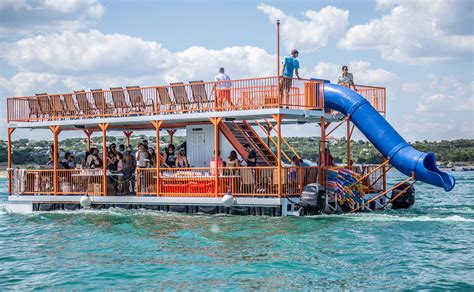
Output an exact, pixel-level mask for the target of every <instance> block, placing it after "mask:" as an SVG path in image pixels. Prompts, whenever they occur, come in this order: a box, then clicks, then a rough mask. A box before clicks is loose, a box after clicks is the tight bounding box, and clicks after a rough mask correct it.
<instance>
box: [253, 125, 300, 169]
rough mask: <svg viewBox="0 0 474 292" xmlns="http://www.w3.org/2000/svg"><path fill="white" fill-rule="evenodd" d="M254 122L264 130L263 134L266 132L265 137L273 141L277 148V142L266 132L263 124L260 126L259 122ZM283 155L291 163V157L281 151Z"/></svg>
mask: <svg viewBox="0 0 474 292" xmlns="http://www.w3.org/2000/svg"><path fill="white" fill-rule="evenodd" d="M254 122H255V123H256V124H257V125H258V126H259V127H260V128H261V129H262V130H263V132H265V135H267V137H268V138H269V139H270V141H272V143H273V145H275V146H276V147H278V143H277V142H275V140H273V138H272V136H271V135H270V134H268V132H267V131H266V130H265V128H264V127H263V126H262V124H260V122H259V121H257V120H254ZM281 153H282V154H283V156H285V158H286V159H287V160H288V161H289V162H291V159H290V157H289V156H288V155H287V154H286V153H285V152H284V151H281Z"/></svg>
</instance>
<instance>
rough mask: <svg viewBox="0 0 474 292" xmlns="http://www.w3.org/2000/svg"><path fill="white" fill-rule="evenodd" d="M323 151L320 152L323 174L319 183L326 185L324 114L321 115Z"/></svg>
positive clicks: (320, 164)
mask: <svg viewBox="0 0 474 292" xmlns="http://www.w3.org/2000/svg"><path fill="white" fill-rule="evenodd" d="M319 126H320V128H321V151H320V152H321V153H320V154H319V166H320V167H321V175H320V181H319V183H320V184H321V185H325V183H324V182H325V171H326V123H325V121H324V116H322V117H321V123H320V124H319Z"/></svg>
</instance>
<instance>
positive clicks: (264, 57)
mask: <svg viewBox="0 0 474 292" xmlns="http://www.w3.org/2000/svg"><path fill="white" fill-rule="evenodd" d="M473 3H474V1H470V0H409V1H405V0H375V1H364V0H358V1H342V0H338V1H322V0H321V1H264V2H261V1H250V0H248V1H131V0H130V1H124V0H113V1H112V0H102V1H101V0H56V1H55V0H2V1H0V104H2V105H3V106H0V139H5V138H6V136H7V134H6V133H7V122H6V106H5V105H6V102H5V98H6V97H9V96H22V95H23V96H24V95H33V94H34V93H37V92H49V93H63V92H69V91H72V90H81V89H90V88H110V87H114V86H122V87H123V86H127V85H140V86H153V85H161V84H167V83H169V82H176V81H188V80H196V79H199V80H201V79H202V80H206V81H210V80H213V77H214V75H215V74H216V71H217V70H218V68H219V67H221V66H223V67H225V68H226V72H227V73H228V74H229V75H230V76H231V78H233V79H237V78H247V77H263V76H274V75H276V62H277V61H276V34H275V21H276V20H277V19H280V20H281V37H282V43H281V45H282V55H285V54H287V53H288V52H289V51H290V50H291V49H293V48H297V49H298V50H299V51H300V56H299V60H300V64H301V70H300V73H301V74H300V75H301V76H302V77H305V78H310V77H314V78H323V79H328V80H331V81H332V82H334V81H335V79H336V78H337V76H338V74H339V73H340V68H341V66H342V65H348V66H349V71H350V72H352V73H353V74H354V79H355V82H356V83H359V84H366V85H377V86H384V87H386V88H387V111H388V114H387V119H388V121H389V122H390V123H391V124H392V125H393V126H394V127H395V129H397V130H398V131H399V132H400V134H401V135H402V136H403V137H404V138H405V139H407V140H408V141H415V140H420V141H421V140H429V141H433V140H436V141H438V140H443V139H458V138H474V94H473V92H474V75H473V74H474V73H473V72H474V15H473V14H474V7H473ZM318 132H319V131H318V130H317V129H316V127H315V126H314V125H295V126H287V127H285V129H284V132H283V134H285V135H291V136H295V135H299V136H314V135H317V134H318ZM80 134H81V133H78V135H80ZM47 135H48V133H47V132H45V131H39V130H35V131H28V130H22V131H16V132H15V134H14V138H25V137H27V138H31V139H45V138H47ZM69 135H74V134H69ZM356 137H359V138H361V137H362V136H361V135H360V133H358V134H357V135H356Z"/></svg>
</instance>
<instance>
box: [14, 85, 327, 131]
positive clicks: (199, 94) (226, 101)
mask: <svg viewBox="0 0 474 292" xmlns="http://www.w3.org/2000/svg"><path fill="white" fill-rule="evenodd" d="M323 86H324V84H323V83H321V82H319V81H311V80H307V79H292V80H291V82H290V83H288V82H287V81H285V83H284V82H283V81H282V79H281V78H280V77H263V78H253V79H240V80H230V81H222V82H202V81H191V82H190V83H188V84H184V83H172V84H170V85H166V86H153V87H141V88H140V87H138V86H131V87H130V86H129V87H126V88H121V87H118V88H111V89H110V90H102V89H95V90H91V91H74V92H73V93H65V94H37V95H35V96H24V97H9V98H7V117H8V121H9V122H30V121H51V120H61V119H82V118H97V117H115V116H129V115H152V114H153V115H154V114H176V113H188V112H203V111H210V110H213V111H228V110H240V109H263V108H275V107H279V106H281V107H288V108H292V109H323V107H324V97H323V95H324V94H323V90H324V88H323ZM285 88H288V91H289V94H286V92H285V93H282V94H280V92H279V90H281V91H282V92H284V91H286V90H285Z"/></svg>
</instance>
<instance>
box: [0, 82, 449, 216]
mask: <svg viewBox="0 0 474 292" xmlns="http://www.w3.org/2000/svg"><path fill="white" fill-rule="evenodd" d="M223 82H225V84H224V83H222V82H204V81H190V82H189V83H172V84H169V85H163V86H150V87H139V86H127V87H125V88H122V87H116V88H110V89H107V90H103V89H93V90H90V91H84V90H82V91H74V92H71V93H64V94H47V93H40V94H36V95H34V96H33V95H32V96H23V97H9V98H7V111H8V114H7V118H8V183H9V185H8V192H9V197H8V199H9V205H8V208H9V209H11V210H12V211H14V212H32V211H52V210H60V209H71V210H75V209H79V208H84V207H90V208H98V209H101V208H110V207H124V208H145V209H152V210H160V211H173V212H184V213H206V214H216V213H229V214H242V215H271V216H288V215H305V214H319V213H339V212H357V211H373V210H379V209H384V208H386V207H393V208H405V207H409V206H411V205H412V204H413V203H414V189H413V184H414V183H415V182H416V181H417V180H421V181H424V182H427V183H431V184H433V185H436V186H439V187H443V188H444V189H445V190H446V191H449V190H451V189H452V188H453V187H454V178H453V177H452V176H451V175H450V174H447V173H444V172H441V171H439V170H438V169H437V167H436V163H435V160H434V155H433V154H431V153H421V152H419V151H417V150H415V149H413V148H412V147H411V146H410V145H409V144H408V143H406V142H405V141H404V140H403V139H402V138H401V137H400V135H398V134H397V133H396V132H395V130H394V129H393V128H392V127H391V126H390V125H389V124H388V123H387V122H386V120H385V118H384V116H385V114H386V90H385V88H382V87H374V86H364V85H356V91H353V90H350V89H348V88H345V87H341V86H338V85H334V84H331V83H329V82H328V81H324V80H320V79H293V80H292V82H291V88H289V90H288V92H284V91H285V90H283V89H282V77H261V78H249V79H240V80H231V81H223ZM286 84H288V83H286ZM301 124H310V125H314V134H315V135H317V134H318V135H319V136H320V141H321V142H320V143H319V144H316V145H314V147H315V148H317V149H318V152H319V153H320V155H319V156H320V159H319V162H318V164H317V165H316V164H315V165H307V166H305V165H302V164H301V163H300V162H299V161H301V159H302V158H303V157H301V155H300V154H299V153H297V151H296V150H295V149H294V148H293V147H292V146H291V145H290V143H288V141H287V140H286V139H285V137H284V136H283V135H282V126H283V125H301ZM341 126H345V127H346V129H347V130H346V141H347V153H346V155H347V157H346V159H345V160H346V161H347V162H348V163H346V164H345V165H338V166H333V165H328V160H329V159H328V158H329V156H328V147H329V146H328V143H327V141H328V136H329V135H331V134H332V133H333V132H334V131H335V130H336V129H337V128H340V127H341ZM354 127H358V128H359V129H360V130H361V132H362V133H363V134H365V135H366V136H367V138H368V140H370V141H371V142H372V143H373V144H374V145H375V146H376V148H377V149H378V150H379V151H380V153H381V161H382V163H381V164H378V165H364V166H354V165H352V164H351V150H350V148H351V145H350V143H351V142H350V141H351V136H352V133H353V130H354ZM15 129H32V130H36V129H49V130H50V131H51V137H52V141H53V147H52V152H53V153H52V157H53V163H52V165H51V166H50V167H48V168H46V167H45V168H38V169H19V168H17V167H15V166H14V165H12V159H11V153H12V148H11V139H12V135H13V133H14V131H15ZM176 129H181V130H184V131H185V132H186V143H185V145H186V146H185V148H186V149H185V152H186V154H187V157H188V159H189V167H182V168H176V167H164V165H163V164H162V163H155V164H154V165H152V166H150V165H151V164H147V165H148V166H145V167H137V168H136V169H134V171H133V173H131V174H129V175H125V176H124V174H123V173H116V172H112V171H110V170H109V169H107V163H105V161H107V153H108V146H109V145H107V135H110V134H111V133H113V132H123V133H124V135H125V136H126V138H127V139H126V141H127V143H129V142H130V139H129V138H130V136H131V135H132V133H133V131H149V132H151V133H153V136H154V137H155V139H156V140H155V141H154V143H155V145H156V147H157V149H156V150H157V151H156V157H155V160H156V161H159V162H160V161H162V157H161V154H160V151H158V148H159V145H160V131H161V130H169V132H170V133H174V130H176ZM65 131H76V132H77V131H79V132H81V133H84V135H85V136H86V137H87V141H88V143H87V149H84V151H86V150H90V148H91V134H92V133H99V134H100V135H102V145H101V148H102V149H101V152H102V153H101V156H102V161H103V162H104V163H102V166H101V167H100V168H99V169H97V168H96V169H64V168H62V167H61V163H60V161H59V149H60V147H59V137H60V134H61V133H63V132H65ZM231 151H235V152H236V153H237V155H238V157H239V158H240V159H241V160H245V159H246V158H247V157H248V155H249V153H250V152H252V153H253V154H252V155H254V156H255V157H256V165H254V166H251V165H245V166H236V165H223V164H220V163H210V161H211V160H213V161H219V159H220V158H219V153H221V154H222V156H225V157H227V155H228V154H229V153H230V152H231ZM392 167H395V168H397V169H398V170H399V171H400V172H402V173H404V174H405V175H407V178H406V179H404V180H403V181H400V182H398V183H396V184H395V185H393V186H387V180H386V174H387V172H388V171H389V170H390V169H391V168H392ZM122 176H124V177H122ZM117 184H121V186H122V187H123V186H125V191H123V190H122V191H121V192H120V193H119V192H118V191H117V189H118V188H117Z"/></svg>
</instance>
